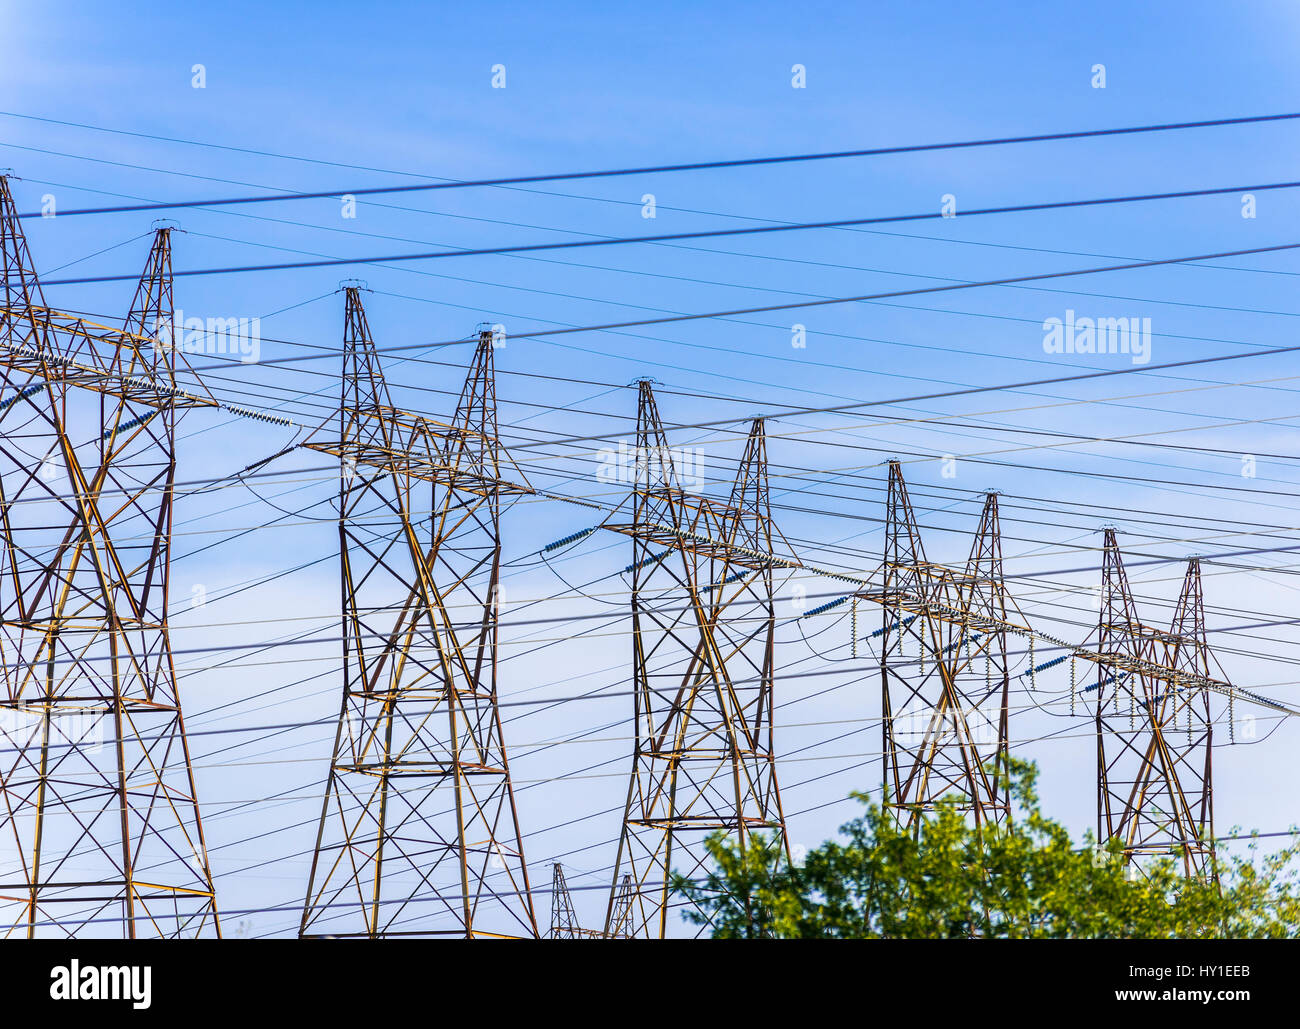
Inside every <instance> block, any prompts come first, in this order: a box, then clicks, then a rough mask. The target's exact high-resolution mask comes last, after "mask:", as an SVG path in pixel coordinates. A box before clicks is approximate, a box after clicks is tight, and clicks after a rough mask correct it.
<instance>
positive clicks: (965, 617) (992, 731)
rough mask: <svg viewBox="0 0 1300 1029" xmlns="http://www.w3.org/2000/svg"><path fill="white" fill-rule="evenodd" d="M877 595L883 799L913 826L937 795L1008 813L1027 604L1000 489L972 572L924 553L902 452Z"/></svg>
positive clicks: (992, 819)
mask: <svg viewBox="0 0 1300 1029" xmlns="http://www.w3.org/2000/svg"><path fill="white" fill-rule="evenodd" d="M885 517H886V521H885V555H884V563H883V566H882V569H881V583H882V585H881V587H880V588H879V589H878V590H873V591H870V592H867V593H863V594H861V595H860V596H861V597H862V598H863V599H867V600H870V601H872V602H874V603H877V604H880V605H881V609H882V615H883V623H882V626H881V628H880V629H879V630H877V631H876V632H875V633H873V634H872V635H873V636H875V637H878V638H879V639H880V683H881V704H882V715H881V725H882V738H883V744H884V747H883V750H884V756H885V761H884V775H885V783H884V798H885V799H884V803H885V806H886V808H888V809H889V810H891V811H893V812H894V814H895V817H896V818H897V819H898V822H899V824H900V825H904V826H910V827H916V826H917V825H918V823H919V821H920V819H921V818H922V816H923V815H924V813H925V812H927V811H931V810H933V809H934V807H935V804H936V803H937V802H938V801H939V800H940V799H945V800H948V801H953V802H955V803H957V804H958V805H959V806H960V807H962V808H964V809H966V810H968V811H969V812H970V813H971V815H972V817H973V818H974V820H975V823H976V825H985V824H989V825H999V824H1002V823H1003V822H1004V821H1005V820H1006V819H1007V818H1008V817H1009V814H1010V798H1009V794H1008V782H1007V777H1006V775H1005V774H1004V773H1005V767H1006V758H1007V705H1008V695H1009V687H1010V674H1009V666H1008V662H1007V634H1008V631H1009V630H1013V629H1015V628H1017V627H1019V622H1018V621H1015V620H1013V618H1019V610H1018V608H1017V607H1016V605H1015V602H1014V601H1013V600H1012V599H1011V598H1010V597H1009V596H1008V594H1007V590H1006V585H1005V582H1004V580H1003V575H1002V540H1001V535H1000V527H999V523H998V498H997V494H996V493H988V494H987V495H986V496H985V500H984V509H983V512H982V514H981V516H980V524H979V529H978V531H977V532H976V534H975V539H974V542H973V544H972V546H971V550H970V556H969V558H968V559H967V562H966V568H965V571H964V572H958V571H954V570H952V569H949V568H947V567H945V566H943V565H939V564H933V563H931V562H929V561H927V560H926V557H925V550H924V548H923V547H922V545H921V533H920V529H919V527H918V526H917V523H916V517H915V515H914V514H913V511H912V503H911V500H910V499H909V498H908V495H907V486H906V484H905V483H904V481H903V473H902V468H901V466H900V465H899V463H898V462H897V461H891V462H890V463H889V494H888V506H887V511H886V516H885Z"/></svg>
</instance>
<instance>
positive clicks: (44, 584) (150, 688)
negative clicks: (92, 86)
mask: <svg viewBox="0 0 1300 1029" xmlns="http://www.w3.org/2000/svg"><path fill="white" fill-rule="evenodd" d="M0 251H2V252H3V255H4V284H5V287H4V308H3V311H0V533H2V534H3V542H2V546H3V553H2V554H0V676H3V692H0V860H2V861H3V867H2V868H0V934H2V935H5V936H16V935H23V936H28V937H35V936H57V937H65V936H66V937H74V936H75V937H86V936H104V937H126V938H135V937H160V938H176V937H199V936H219V935H220V923H219V920H218V916H217V909H216V902H215V898H214V895H213V887H212V875H211V872H210V870H209V865H208V857H207V852H206V847H205V844H204V839H203V824H202V820H201V818H200V813H199V806H198V802H197V799H196V791H195V786H194V775H193V770H192V767H191V763H190V757H189V749H188V745H187V742H186V738H185V725H184V720H183V718H182V715H181V702H180V696H179V694H178V690H177V681H176V669H175V666H174V663H173V657H172V649H171V643H170V637H169V629H168V612H167V604H168V590H169V578H170V566H171V562H170V548H171V528H172V503H173V486H174V482H175V471H176V456H175V433H176V422H177V418H178V415H179V414H180V413H181V412H182V411H183V410H185V409H187V408H190V407H215V406H216V401H214V400H212V399H211V397H210V396H209V397H205V398H199V397H198V396H196V395H194V394H192V393H187V392H185V391H178V390H177V389H176V375H175V373H176V362H177V354H176V350H175V347H174V346H173V345H172V343H173V341H174V335H173V333H172V313H173V308H172V271H171V240H170V230H168V229H165V228H164V229H159V230H158V231H157V232H156V233H155V235H154V239H153V245H152V247H151V248H150V251H149V258H148V262H147V264H146V266H145V270H144V274H143V275H142V276H141V279H140V283H139V286H138V287H137V289H136V292H135V297H134V299H133V300H132V302H131V307H130V314H129V315H128V317H127V319H126V323H125V329H112V328H109V327H107V326H102V325H98V324H95V323H93V322H90V321H88V320H86V319H84V318H79V317H74V316H71V315H67V314H62V313H60V312H58V311H53V310H51V309H50V308H48V307H47V306H46V304H45V300H44V297H43V295H42V292H41V288H40V284H39V282H38V280H37V276H36V273H35V271H34V270H33V266H32V262H31V257H30V255H29V253H28V250H27V245H26V242H25V240H24V237H23V233H22V229H21V225H20V222H19V220H18V217H17V214H16V212H15V209H14V204H13V198H12V195H11V194H10V191H9V184H8V182H7V180H5V179H4V178H0Z"/></svg>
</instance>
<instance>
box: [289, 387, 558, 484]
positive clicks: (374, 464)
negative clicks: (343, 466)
mask: <svg viewBox="0 0 1300 1029" xmlns="http://www.w3.org/2000/svg"><path fill="white" fill-rule="evenodd" d="M354 417H355V419H356V421H355V422H354V423H353V424H352V425H351V426H350V430H351V431H349V433H348V436H347V438H345V439H338V438H337V437H336V438H329V439H309V440H307V441H305V442H304V443H303V446H304V447H306V448H307V449H309V450H315V451H318V452H320V453H322V454H332V455H334V456H335V457H339V458H342V459H343V460H344V461H347V462H349V463H350V464H352V465H354V466H357V467H367V468H376V469H379V470H380V471H382V472H387V473H390V474H393V475H397V476H400V477H401V478H403V479H410V480H414V481H423V482H437V483H439V484H440V485H443V486H447V487H448V488H451V489H457V490H461V491H464V492H466V493H473V494H477V495H479V496H488V495H495V496H498V497H501V496H508V495H512V494H516V495H523V494H531V493H534V492H535V491H534V489H533V488H532V486H530V485H527V484H526V483H518V482H514V481H512V480H509V479H505V478H498V477H495V476H491V475H484V474H483V473H482V472H480V471H477V470H475V469H474V468H473V467H472V466H471V463H470V462H469V461H468V460H466V459H465V458H464V457H462V456H461V455H463V454H464V453H465V452H466V448H465V447H464V446H462V444H464V443H465V442H473V443H478V444H480V445H487V446H495V444H496V441H495V440H494V439H492V438H490V437H488V436H486V435H484V434H483V433H480V432H476V431H475V430H473V429H467V428H464V427H463V426H457V425H452V424H449V423H447V422H441V421H438V420H436V419H433V418H426V417H424V416H422V415H416V414H411V413H409V412H407V411H402V410H398V409H397V408H393V407H387V406H382V405H376V406H375V407H373V408H371V409H366V410H359V411H357V412H356V413H355V416H354ZM365 422H370V423H374V424H376V425H378V424H380V423H382V424H383V425H384V427H385V431H383V432H369V431H365V429H366V426H365V425H364V424H361V423H365Z"/></svg>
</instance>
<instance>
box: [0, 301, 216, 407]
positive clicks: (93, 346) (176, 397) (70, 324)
mask: <svg viewBox="0 0 1300 1029" xmlns="http://www.w3.org/2000/svg"><path fill="white" fill-rule="evenodd" d="M0 325H3V326H4V328H5V332H4V334H3V335H4V338H3V341H0V368H3V369H5V370H8V371H13V372H27V373H30V374H32V375H39V376H41V377H44V378H45V379H47V380H48V381H50V382H54V383H62V384H66V385H69V386H75V387H78V388H81V389H88V390H92V391H94V392H96V393H103V394H107V395H108V396H114V397H119V398H121V399H123V400H128V401H130V402H131V403H133V404H140V405H144V406H147V407H154V408H164V407H171V408H186V407H218V406H220V405H219V404H218V402H217V401H216V400H215V399H213V398H212V397H211V396H209V395H204V394H200V393H195V392H192V391H190V390H187V389H184V388H181V387H179V386H177V385H176V384H175V382H174V381H172V379H171V377H170V371H169V370H168V368H167V365H166V362H164V361H161V360H160V359H159V357H158V354H159V352H160V351H161V350H162V349H163V348H162V344H160V343H159V342H158V341H157V340H155V339H153V338H151V337H149V336H141V335H138V334H136V333H133V332H128V331H125V330H123V329H116V328H113V327H111V326H107V325H100V324H98V323H96V322H92V321H90V320H88V319H86V318H83V317H80V316H78V315H71V314H64V313H62V312H60V311H55V310H52V309H51V308H48V307H34V306H33V307H11V306H6V307H0ZM155 372H159V373H161V374H155ZM205 393H206V391H205Z"/></svg>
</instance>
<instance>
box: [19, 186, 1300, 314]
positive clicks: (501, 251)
mask: <svg viewBox="0 0 1300 1029" xmlns="http://www.w3.org/2000/svg"><path fill="white" fill-rule="evenodd" d="M1297 186H1300V180H1297V181H1291V182H1268V183H1258V184H1255V185H1246V186H1218V187H1215V188H1212V189H1189V190H1179V191H1176V192H1171V193H1140V194H1131V195H1128V196H1116V197H1093V198H1090V199H1087V200H1054V201H1048V202H1045V203H1038V204H1012V205H1009V206H1004V207H979V208H973V209H972V210H969V211H963V212H961V214H960V217H962V218H975V217H980V216H983V215H993V214H1023V213H1028V212H1033V211H1055V210H1065V209H1071V208H1085V207H1097V206H1112V205H1116V204H1133V203H1146V202H1148V201H1153V200H1181V199H1188V198H1192V197H1207V196H1221V195H1224V194H1228V193H1260V192H1264V191H1266V190H1281V189H1295V188H1296V187H1297ZM412 188H415V187H412ZM73 213H75V212H73ZM946 217H949V216H948V215H945V214H943V213H941V212H939V211H925V212H922V213H920V214H892V215H880V216H876V217H871V218H839V219H835V220H831V221H816V222H794V223H791V224H786V223H781V224H777V225H752V226H748V227H746V228H734V229H699V230H696V231H694V232H668V233H656V234H652V235H644V236H613V237H598V238H596V239H570V240H562V241H559V242H554V243H518V244H513V245H511V246H499V247H468V248H455V249H450V250H427V251H424V252H422V253H415V254H385V255H381V256H376V257H328V258H317V259H314V260H310V261H283V262H278V263H274V264H246V265H229V266H227V267H224V268H189V269H176V270H175V271H174V272H173V275H174V276H176V277H177V278H180V277H182V276H187V277H188V276H195V275H236V274H244V273H247V272H269V271H287V270H290V269H304V268H331V267H338V266H340V265H353V264H391V263H395V262H402V261H433V260H438V259H439V258H447V257H484V256H491V255H507V254H527V253H537V252H539V251H550V250H575V249H585V248H591V247H606V246H622V245H625V244H629V243H671V242H674V241H677V240H684V239H713V238H716V237H720V236H755V235H767V234H771V233H777V232H800V231H806V230H810V229H842V228H846V227H849V226H858V225H886V224H896V223H900V222H914V221H930V220H933V219H936V218H946ZM1261 252H1263V251H1262V250H1258V249H1257V250H1243V251H1235V252H1233V253H1229V254H1213V255H1208V256H1204V257H1198V258H1194V259H1191V260H1210V259H1213V258H1216V257H1236V256H1241V255H1242V254H1251V253H1261ZM1151 263H1155V264H1168V263H1171V262H1169V261H1162V262H1140V263H1136V264H1130V265H1121V266H1117V267H1130V268H1142V267H1147V266H1148V265H1149V264H1151ZM1051 277H1052V276H1034V277H1032V278H1031V279H1023V280H1008V281H1032V279H1033V278H1051ZM138 278H139V276H138V275H91V276H82V277H77V278H67V279H46V280H42V285H44V286H76V285H85V284H88V283H95V282H123V281H128V280H129V281H135V280H136V279H138ZM918 292H924V290H921V291H918ZM900 295H904V296H905V295H909V294H900ZM842 302H843V301H838V300H834V299H832V300H827V301H820V303H842ZM817 303H819V302H810V303H806V304H792V305H786V306H792V307H793V306H808V307H811V306H816V304H817ZM782 309H784V308H783V307H775V308H771V307H769V308H756V309H755V310H760V311H761V310H782ZM736 313H742V314H743V313H750V312H748V311H742V312H736ZM633 324H644V323H633Z"/></svg>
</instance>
